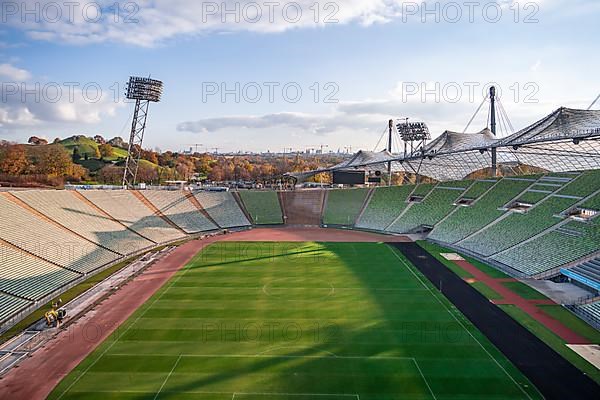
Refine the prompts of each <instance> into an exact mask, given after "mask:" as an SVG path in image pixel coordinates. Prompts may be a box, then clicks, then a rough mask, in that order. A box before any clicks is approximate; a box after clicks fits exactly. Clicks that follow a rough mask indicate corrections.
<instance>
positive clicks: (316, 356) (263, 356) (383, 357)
mask: <svg viewBox="0 0 600 400" xmlns="http://www.w3.org/2000/svg"><path fill="white" fill-rule="evenodd" d="M111 356H115V357H140V356H148V357H173V355H171V354H160V353H143V354H140V353H111ZM179 357H180V358H181V357H196V358H305V359H322V358H336V359H340V360H408V361H413V362H415V363H416V360H415V358H414V357H400V356H398V357H397V356H338V355H335V354H332V355H307V356H292V355H278V354H180V355H179ZM229 393H231V392H229Z"/></svg>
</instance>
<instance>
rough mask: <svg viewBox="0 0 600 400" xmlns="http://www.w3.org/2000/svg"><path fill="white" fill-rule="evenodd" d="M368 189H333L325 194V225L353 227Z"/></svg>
mask: <svg viewBox="0 0 600 400" xmlns="http://www.w3.org/2000/svg"><path fill="white" fill-rule="evenodd" d="M368 193H369V189H334V190H329V191H328V192H327V204H326V205H325V211H324V213H323V224H325V225H346V226H351V225H354V222H355V221H356V218H357V217H358V215H359V214H360V212H361V210H362V208H363V205H364V203H365V199H366V196H367V194H368Z"/></svg>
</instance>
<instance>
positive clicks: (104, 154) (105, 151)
mask: <svg viewBox="0 0 600 400" xmlns="http://www.w3.org/2000/svg"><path fill="white" fill-rule="evenodd" d="M98 150H99V151H100V157H101V159H104V158H110V157H112V156H113V154H114V149H113V147H112V146H111V145H110V144H108V143H102V144H101V145H100V146H98Z"/></svg>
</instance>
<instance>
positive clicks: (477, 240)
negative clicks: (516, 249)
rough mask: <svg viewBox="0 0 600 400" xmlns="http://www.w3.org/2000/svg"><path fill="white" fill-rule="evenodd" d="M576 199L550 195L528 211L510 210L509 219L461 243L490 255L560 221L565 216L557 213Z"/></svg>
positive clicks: (484, 254)
mask: <svg viewBox="0 0 600 400" xmlns="http://www.w3.org/2000/svg"><path fill="white" fill-rule="evenodd" d="M576 202H577V199H574V198H568V197H557V196H551V197H548V198H547V199H545V200H544V201H542V202H540V203H539V204H538V205H536V206H535V207H532V208H531V209H529V210H528V211H527V212H526V213H519V212H510V214H508V215H506V216H505V218H503V219H501V220H499V221H498V222H496V223H494V224H492V225H489V226H488V227H487V228H486V229H484V230H482V231H480V232H478V233H477V234H475V235H474V236H471V237H469V238H467V239H465V240H464V241H462V242H459V243H458V245H459V246H460V247H462V248H464V249H467V250H470V251H473V252H475V253H478V254H481V255H483V256H486V257H487V256H490V255H492V254H495V253H498V252H500V251H502V250H505V249H507V248H509V247H511V246H514V245H516V244H519V243H520V242H522V241H524V240H527V239H529V238H531V237H532V236H535V235H537V234H539V233H541V232H543V231H544V230H546V229H548V228H550V227H551V226H553V225H555V224H557V223H559V222H560V221H561V219H560V218H558V217H554V215H556V214H560V213H561V212H563V211H565V210H566V209H568V208H569V207H571V206H572V205H573V204H575V203H576Z"/></svg>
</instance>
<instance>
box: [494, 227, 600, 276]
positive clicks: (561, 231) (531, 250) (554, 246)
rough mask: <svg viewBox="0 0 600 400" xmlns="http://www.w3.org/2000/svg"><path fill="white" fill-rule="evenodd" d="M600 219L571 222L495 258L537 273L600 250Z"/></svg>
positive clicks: (531, 273)
mask: <svg viewBox="0 0 600 400" xmlns="http://www.w3.org/2000/svg"><path fill="white" fill-rule="evenodd" d="M598 223H600V221H598V220H597V221H595V223H585V222H578V221H569V222H568V223H567V224H565V225H562V226H561V227H560V228H557V229H554V230H552V231H550V232H548V233H545V234H544V235H542V236H540V237H537V238H535V239H533V240H531V241H528V242H526V243H522V244H520V245H518V246H515V247H513V248H511V249H510V250H509V251H506V252H504V253H500V254H497V255H495V256H493V257H492V259H493V260H495V261H497V262H500V263H503V264H505V265H508V266H511V267H512V268H514V269H516V270H518V271H521V272H523V273H525V274H527V275H532V276H533V275H537V274H541V273H544V272H546V271H550V270H552V269H555V268H558V267H560V266H561V265H564V264H567V263H570V262H573V261H577V260H578V259H580V258H582V257H585V256H587V255H589V254H592V253H595V252H597V251H600V225H598Z"/></svg>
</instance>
